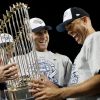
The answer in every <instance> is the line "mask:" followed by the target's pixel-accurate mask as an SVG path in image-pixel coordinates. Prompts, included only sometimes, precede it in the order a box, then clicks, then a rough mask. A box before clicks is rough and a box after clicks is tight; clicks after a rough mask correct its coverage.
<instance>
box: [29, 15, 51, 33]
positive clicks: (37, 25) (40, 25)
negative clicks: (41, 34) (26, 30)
mask: <svg viewBox="0 0 100 100" xmlns="http://www.w3.org/2000/svg"><path fill="white" fill-rule="evenodd" d="M30 27H31V29H32V32H38V31H41V30H42V29H46V30H52V27H51V26H46V24H45V22H44V21H43V20H42V19H40V18H37V17H35V18H31V19H30Z"/></svg>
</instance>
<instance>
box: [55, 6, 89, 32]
mask: <svg viewBox="0 0 100 100" xmlns="http://www.w3.org/2000/svg"><path fill="white" fill-rule="evenodd" d="M83 16H88V17H89V14H88V13H87V12H86V11H85V10H83V9H82V8H79V7H72V8H69V9H67V10H66V11H65V12H64V15H63V23H61V24H59V25H57V27H56V29H57V31H58V32H63V31H65V25H68V24H70V23H71V22H72V21H74V20H75V19H77V18H80V17H83Z"/></svg>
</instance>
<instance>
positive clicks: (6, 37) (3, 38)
mask: <svg viewBox="0 0 100 100" xmlns="http://www.w3.org/2000/svg"><path fill="white" fill-rule="evenodd" d="M8 42H13V37H12V36H11V35H10V34H7V33H0V44H2V43H8Z"/></svg>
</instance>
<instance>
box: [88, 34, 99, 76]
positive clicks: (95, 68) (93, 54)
mask: <svg viewBox="0 0 100 100" xmlns="http://www.w3.org/2000/svg"><path fill="white" fill-rule="evenodd" d="M94 34H95V35H93V36H92V37H91V38H90V41H89V44H88V45H87V46H88V53H87V55H88V64H89V67H90V70H91V73H92V74H93V75H94V74H97V73H100V33H99V34H96V33H94Z"/></svg>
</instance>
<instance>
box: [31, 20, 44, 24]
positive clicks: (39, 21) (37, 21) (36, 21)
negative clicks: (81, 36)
mask: <svg viewBox="0 0 100 100" xmlns="http://www.w3.org/2000/svg"><path fill="white" fill-rule="evenodd" d="M33 23H40V24H42V23H43V22H42V21H41V20H34V21H33Z"/></svg>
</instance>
